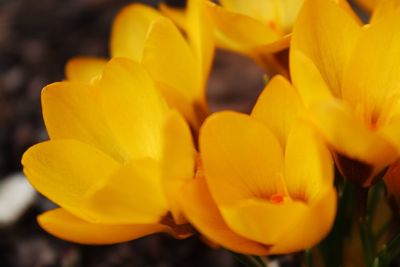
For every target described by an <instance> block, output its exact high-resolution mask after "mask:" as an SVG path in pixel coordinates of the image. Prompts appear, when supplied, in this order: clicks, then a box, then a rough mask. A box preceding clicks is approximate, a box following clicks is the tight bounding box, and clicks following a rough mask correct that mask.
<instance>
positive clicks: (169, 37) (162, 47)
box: [142, 18, 204, 101]
mask: <svg viewBox="0 0 400 267" xmlns="http://www.w3.org/2000/svg"><path fill="white" fill-rule="evenodd" d="M142 63H143V65H144V66H145V67H146V69H147V70H148V71H149V72H150V74H151V75H152V77H153V79H154V80H155V81H157V82H158V83H163V84H166V85H167V86H169V87H171V88H174V89H175V90H178V91H179V92H181V93H182V94H183V95H184V96H185V97H187V98H188V99H190V100H192V101H194V100H196V99H199V98H201V96H202V95H203V93H204V92H203V88H202V81H201V80H202V77H201V75H200V73H201V72H200V69H199V68H200V66H199V65H198V62H197V61H196V58H195V56H194V53H193V51H192V50H191V48H190V47H189V45H188V43H187V42H186V40H185V39H184V37H183V36H182V34H181V33H180V32H179V30H178V29H177V28H176V26H175V25H174V24H173V23H172V22H171V21H170V20H169V19H167V18H160V19H158V20H157V21H155V22H154V23H153V24H152V26H151V29H150V31H149V34H148V37H147V39H146V44H145V48H144V51H143V60H142ZM172 63H173V64H172Z"/></svg>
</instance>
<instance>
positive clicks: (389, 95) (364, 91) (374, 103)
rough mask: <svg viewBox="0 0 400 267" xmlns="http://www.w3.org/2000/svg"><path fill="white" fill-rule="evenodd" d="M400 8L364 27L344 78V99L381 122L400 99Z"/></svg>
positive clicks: (367, 118) (366, 117) (369, 117)
mask: <svg viewBox="0 0 400 267" xmlns="http://www.w3.org/2000/svg"><path fill="white" fill-rule="evenodd" d="M399 15H400V10H398V11H397V12H393V13H390V14H388V15H387V17H386V18H385V19H381V20H379V21H377V22H376V23H373V24H371V25H370V27H367V28H365V29H364V31H363V32H362V34H361V35H360V38H359V40H358V42H357V44H356V46H355V49H354V51H353V53H352V56H351V57H350V60H349V62H348V65H347V67H346V69H345V75H344V77H343V98H344V99H346V100H347V101H349V102H350V103H351V104H353V105H354V106H356V105H357V104H359V105H361V106H362V107H363V109H364V113H365V119H366V120H367V121H369V122H371V123H377V124H378V125H379V124H380V122H381V120H384V116H385V110H386V109H387V108H390V107H391V105H392V103H395V102H396V101H398V100H399V99H400V93H399V92H398V88H399V79H398V77H399V76H398V73H399V71H400V33H399V31H398V29H399V27H400V22H399V19H398V18H399Z"/></svg>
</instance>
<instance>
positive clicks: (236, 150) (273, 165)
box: [181, 76, 336, 255]
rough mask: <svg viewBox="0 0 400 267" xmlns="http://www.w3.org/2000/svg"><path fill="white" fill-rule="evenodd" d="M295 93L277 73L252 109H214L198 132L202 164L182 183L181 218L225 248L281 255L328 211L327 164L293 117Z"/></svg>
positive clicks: (295, 247) (305, 241)
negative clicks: (194, 176) (233, 110)
mask: <svg viewBox="0 0 400 267" xmlns="http://www.w3.org/2000/svg"><path fill="white" fill-rule="evenodd" d="M301 110H302V103H301V101H300V98H299V96H298V95H297V92H296V91H295V90H294V88H293V87H292V86H291V85H290V83H289V82H288V81H287V80H286V79H285V78H283V77H281V76H277V77H275V78H274V79H273V80H271V82H270V83H269V84H268V85H267V87H266V88H265V89H264V91H263V93H262V94H261V96H260V98H259V99H258V102H257V104H256V106H255V108H254V109H253V111H252V114H251V115H250V116H249V115H245V114H240V113H236V112H231V111H224V112H219V113H215V114H213V115H211V116H210V117H209V118H207V119H206V121H205V123H204V124H203V126H202V128H201V131H200V154H201V159H202V164H203V167H202V168H200V170H199V171H198V173H197V175H196V178H195V179H193V180H190V181H188V182H187V183H186V185H185V186H184V187H183V189H182V198H181V200H182V201H181V205H182V207H183V210H184V212H185V214H186V216H187V218H188V220H189V221H190V222H191V223H192V224H193V225H194V226H195V227H196V228H197V229H198V230H199V231H200V232H201V233H202V234H203V235H205V236H206V237H207V238H208V239H210V240H211V241H213V242H215V243H217V244H220V245H222V246H223V247H226V248H228V249H230V250H232V251H235V252H239V253H245V254H251V255H266V254H282V253H291V252H294V251H299V250H302V249H305V248H309V247H311V246H313V245H315V244H316V243H318V242H319V241H320V240H321V239H322V238H323V237H324V236H325V235H326V234H327V233H328V232H329V230H330V229H331V226H332V223H333V220H334V217H335V212H336V191H335V189H334V186H333V164H332V159H331V156H330V153H329V150H328V149H327V148H326V147H325V146H324V144H323V140H320V138H319V136H318V135H317V134H316V133H315V132H314V131H313V130H312V128H311V127H309V126H308V125H307V124H306V123H305V122H303V121H301V120H298V117H299V115H300V114H301V112H302V111H301Z"/></svg>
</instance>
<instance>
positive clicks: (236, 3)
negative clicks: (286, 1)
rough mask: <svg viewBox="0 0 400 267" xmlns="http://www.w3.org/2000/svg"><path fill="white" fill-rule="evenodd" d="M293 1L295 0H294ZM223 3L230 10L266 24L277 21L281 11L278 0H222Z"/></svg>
mask: <svg viewBox="0 0 400 267" xmlns="http://www.w3.org/2000/svg"><path fill="white" fill-rule="evenodd" d="M292 1H293V0H292ZM220 2H221V5H222V6H223V7H224V9H226V10H227V11H229V12H233V13H239V14H242V15H246V16H248V17H251V18H253V19H256V20H259V21H261V22H262V23H264V24H265V25H268V23H270V22H276V20H277V18H278V13H279V3H278V1H265V0H247V1H243V0H221V1H220Z"/></svg>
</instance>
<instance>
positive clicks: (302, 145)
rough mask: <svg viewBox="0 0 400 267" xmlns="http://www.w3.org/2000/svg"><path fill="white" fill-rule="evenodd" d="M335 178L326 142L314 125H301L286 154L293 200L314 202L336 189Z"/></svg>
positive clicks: (289, 137)
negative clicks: (328, 191)
mask: <svg viewBox="0 0 400 267" xmlns="http://www.w3.org/2000/svg"><path fill="white" fill-rule="evenodd" d="M305 151H307V153H305ZM333 178H334V172H333V161H332V158H331V154H330V151H329V150H328V148H327V147H326V145H325V143H324V141H323V140H322V139H321V137H320V136H319V135H318V134H317V133H316V132H315V131H314V129H312V128H311V125H308V124H306V123H304V122H302V121H298V122H297V123H295V124H294V126H293V127H292V131H291V132H290V134H289V136H288V141H287V146H286V151H285V181H286V185H287V188H288V191H289V194H290V196H291V197H292V198H294V199H299V200H304V201H306V202H312V201H314V200H315V199H316V198H318V197H319V196H320V195H321V194H323V193H325V192H326V191H327V189H330V188H331V187H332V186H333Z"/></svg>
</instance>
